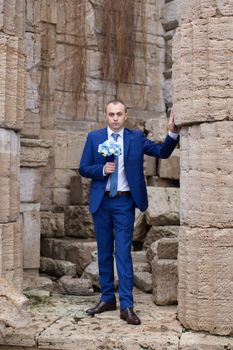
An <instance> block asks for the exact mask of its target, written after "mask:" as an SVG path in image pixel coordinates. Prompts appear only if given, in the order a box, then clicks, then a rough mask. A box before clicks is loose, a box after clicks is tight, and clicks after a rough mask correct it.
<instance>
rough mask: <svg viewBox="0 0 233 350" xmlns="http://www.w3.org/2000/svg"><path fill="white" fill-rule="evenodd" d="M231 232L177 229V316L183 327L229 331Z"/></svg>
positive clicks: (230, 314)
mask: <svg viewBox="0 0 233 350" xmlns="http://www.w3.org/2000/svg"><path fill="white" fill-rule="evenodd" d="M232 234H233V230H232V228H230V229H216V228H189V227H187V226H184V227H182V229H181V231H180V234H179V258H178V261H179V286H178V293H179V306H178V317H179V320H180V321H181V323H182V324H183V325H184V326H185V327H186V328H191V329H193V330H197V331H200V330H203V331H207V332H210V333H213V334H219V335H230V334H232V322H231V319H232V317H233V308H232V306H231V305H232V303H233V298H232V287H233V286H232V285H233V282H232V281H233V280H232V272H231V266H232V259H233V251H232V250H233V247H232ZM194 305H195V306H194Z"/></svg>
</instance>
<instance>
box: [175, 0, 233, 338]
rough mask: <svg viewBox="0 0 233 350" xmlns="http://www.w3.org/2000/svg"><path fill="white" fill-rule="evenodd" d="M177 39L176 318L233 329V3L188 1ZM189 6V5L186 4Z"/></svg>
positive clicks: (194, 325) (195, 325)
mask: <svg viewBox="0 0 233 350" xmlns="http://www.w3.org/2000/svg"><path fill="white" fill-rule="evenodd" d="M183 5H184V6H186V11H185V15H184V19H183V21H182V23H181V26H180V28H179V30H178V31H177V34H176V37H175V43H174V51H173V52H174V70H173V72H174V75H173V84H174V105H175V114H176V118H177V119H176V122H177V123H178V124H179V125H180V126H182V132H181V225H182V230H181V234H180V237H179V287H178V301H179V305H178V316H179V320H180V321H181V323H182V324H183V325H184V326H185V327H187V328H191V329H193V330H204V331H209V332H211V333H214V334H221V335H229V334H232V332H233V322H232V320H233V293H232V291H233V272H232V271H233V270H232V266H233V163H232V160H233V156H232V154H233V137H232V135H233V108H232V106H233V79H232V78H233V54H232V52H233V3H232V1H231V0H217V1H216V0H208V1H207V0H190V1H189V2H187V1H186V0H184V1H183ZM184 6H183V8H184Z"/></svg>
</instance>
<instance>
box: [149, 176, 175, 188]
mask: <svg viewBox="0 0 233 350" xmlns="http://www.w3.org/2000/svg"><path fill="white" fill-rule="evenodd" d="M146 183H147V186H149V187H176V188H179V187H180V186H179V181H178V180H171V179H162V178H161V177H159V176H147V179H146Z"/></svg>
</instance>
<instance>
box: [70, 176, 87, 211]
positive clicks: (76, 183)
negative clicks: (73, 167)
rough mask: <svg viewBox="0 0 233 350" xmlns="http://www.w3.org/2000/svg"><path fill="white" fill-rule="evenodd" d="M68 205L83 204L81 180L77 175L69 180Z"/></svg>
mask: <svg viewBox="0 0 233 350" xmlns="http://www.w3.org/2000/svg"><path fill="white" fill-rule="evenodd" d="M70 203H71V204H72V205H81V204H84V203H83V186H82V179H81V177H80V176H79V175H77V176H72V177H71V178H70Z"/></svg>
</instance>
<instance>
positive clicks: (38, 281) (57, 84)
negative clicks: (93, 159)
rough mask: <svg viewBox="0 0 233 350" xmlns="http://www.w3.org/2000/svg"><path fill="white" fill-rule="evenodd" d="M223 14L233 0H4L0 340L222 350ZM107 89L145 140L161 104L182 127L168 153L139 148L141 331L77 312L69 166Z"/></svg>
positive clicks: (82, 285) (155, 134) (85, 284)
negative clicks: (142, 185) (142, 183)
mask: <svg viewBox="0 0 233 350" xmlns="http://www.w3.org/2000/svg"><path fill="white" fill-rule="evenodd" d="M232 17H233V3H232V0H189V1H187V0H145V1H142V0H139V1H135V0H128V1H123V0H119V1H112V0H93V1H89V0H79V1H77V0H11V1H8V0H0V19H1V21H0V26H1V33H0V58H1V59H0V67H1V73H2V74H1V85H0V110H1V117H0V136H1V137H0V160H1V167H0V189H1V191H0V199H1V204H0V237H1V240H0V242H1V243H0V334H1V336H0V347H1V349H2V350H9V349H11V348H15V349H17V350H18V349H19V347H20V350H22V349H28V350H29V349H30V350H31V349H37V348H41V349H45V350H48V349H71V348H76V349H82V350H83V349H88V350H92V349H93V350H96V349H98V350H100V349H109V350H112V349H124V350H130V349H134V350H141V349H159V350H160V349H161V350H162V349H163V350H164V349H167V350H194V349H197V350H206V349H211V350H226V349H228V350H231V349H233V339H232V338H231V336H232V312H233V311H232V307H231V305H232V292H231V290H232V272H231V265H232V262H233V252H232V246H233V245H232V239H231V234H232V215H231V214H232V212H233V211H232V165H231V163H232V162H231V160H232V150H233V142H232V137H231V135H232V133H231V131H233V128H232V123H233V122H232V119H233V118H232V107H231V99H232V92H231V85H232V82H231V80H232V79H231V77H232V66H231V61H232V48H233V38H232V35H233V34H232V33H233V31H232V28H231V27H232V23H233V22H232ZM174 35H175V36H174ZM172 82H173V84H172ZM115 97H117V98H120V99H123V100H124V101H125V103H126V104H127V106H128V109H129V127H131V128H139V129H141V130H143V131H144V132H145V134H146V135H147V136H148V137H149V138H150V139H151V140H154V141H156V142H162V141H163V138H164V136H165V135H166V132H167V121H168V115H169V111H170V109H171V107H172V105H173V104H174V109H175V115H176V123H177V124H178V125H179V126H180V127H181V136H180V147H178V148H177V149H176V151H175V152H174V153H173V155H172V156H171V158H169V159H168V160H162V161H159V160H156V159H152V158H150V157H145V163H144V173H145V178H146V182H147V186H148V198H149V208H148V210H147V211H146V212H145V213H143V214H142V213H140V212H136V222H135V231H134V241H133V247H132V256H133V261H134V269H135V271H134V272H135V299H136V308H137V311H138V312H139V313H140V317H141V318H142V319H143V324H142V326H140V327H139V328H138V329H132V327H130V326H129V328H127V327H126V326H125V323H122V322H123V321H122V320H120V319H119V314H118V313H117V312H113V313H110V314H109V315H106V316H105V315H104V316H101V315H100V316H98V317H95V318H94V319H90V318H88V317H86V315H85V309H86V306H87V305H88V304H90V303H95V302H96V301H97V300H98V293H96V292H98V290H99V281H98V262H97V259H96V242H95V235H94V230H93V224H92V219H91V216H90V214H89V211H88V189H89V181H88V180H86V179H82V178H80V177H79V176H78V175H77V167H78V164H79V160H80V157H81V153H82V149H83V145H84V141H85V139H86V136H87V133H88V132H89V131H90V130H93V129H97V128H100V127H103V126H104V125H105V124H104V114H103V112H104V105H105V103H106V102H107V101H108V100H110V99H112V98H115ZM180 158H181V162H180ZM177 257H178V260H177ZM115 284H116V287H117V284H118V280H117V274H116V280H115ZM23 293H24V294H25V295H26V296H27V298H28V299H27V298H26V297H25V296H24V295H23ZM177 302H178V313H177V314H176V312H177V306H176V304H177ZM118 311H119V310H118ZM177 316H178V320H177ZM18 328H19V329H18ZM192 331H199V332H200V333H194V332H192ZM203 331H204V332H208V333H209V334H207V333H202V332H203ZM219 335H220V336H219Z"/></svg>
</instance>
